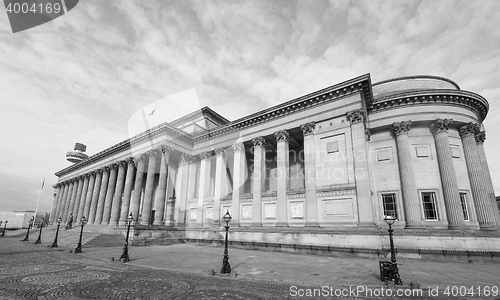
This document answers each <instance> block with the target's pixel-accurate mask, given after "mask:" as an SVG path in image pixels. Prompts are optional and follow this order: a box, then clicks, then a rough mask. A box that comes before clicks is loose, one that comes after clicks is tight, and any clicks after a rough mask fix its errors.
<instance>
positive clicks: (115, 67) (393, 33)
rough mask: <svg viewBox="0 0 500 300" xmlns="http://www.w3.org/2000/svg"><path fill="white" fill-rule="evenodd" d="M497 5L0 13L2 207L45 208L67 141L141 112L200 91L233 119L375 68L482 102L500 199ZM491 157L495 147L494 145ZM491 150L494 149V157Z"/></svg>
mask: <svg viewBox="0 0 500 300" xmlns="http://www.w3.org/2000/svg"><path fill="white" fill-rule="evenodd" d="M499 11H500V1H471V0H467V1H434V0H431V1H401V0H393V1H390V0H386V1H374V0H369V1H368V0H367V1H340V0H338V1H337V0H332V1H312V0H307V1H306V0H301V1H288V0H287V1H275V0H274V1H268V0H265V1H253V0H252V1H250V0H248V1H242V2H237V1H214V2H210V1H205V0H199V1H185V0H183V1H152V0H147V1H146V0H143V1H131V0H123V1H110V0H106V1H102V0H101V1H95V0H84V1H80V3H79V4H78V5H77V6H76V7H75V8H74V9H73V10H71V11H70V12H69V13H68V14H66V15H64V16H62V17H60V18H58V19H56V20H54V21H52V22H49V23H46V24H44V25H41V26H38V27H35V28H32V29H29V30H26V31H22V32H19V33H16V34H13V33H12V31H11V28H10V25H9V22H8V17H7V14H6V13H5V12H4V13H0V105H1V106H0V141H1V142H0V211H8V210H13V209H35V206H36V200H37V198H38V194H39V192H40V186H41V183H42V180H43V178H45V179H46V183H45V187H44V189H43V194H42V200H41V202H40V209H41V210H50V208H51V205H52V200H53V198H52V193H53V189H52V187H51V186H52V185H53V184H55V183H56V182H57V178H56V176H55V175H54V173H55V172H57V171H59V170H61V169H63V168H65V167H67V166H69V165H70V164H71V163H69V162H67V161H66V157H65V154H66V152H67V151H70V150H73V146H74V144H75V142H81V143H84V144H86V145H87V153H88V154H89V155H92V154H95V153H96V152H99V151H101V150H103V149H105V148H107V147H110V146H112V145H113V144H116V143H118V142H120V141H123V140H124V139H126V138H128V121H129V119H130V117H131V116H132V115H133V114H134V113H135V112H136V111H137V110H138V109H140V108H141V107H143V106H145V105H147V104H149V103H151V102H153V101H156V100H158V99H161V98H164V97H165V96H168V95H172V94H175V93H179V92H183V91H186V90H191V89H194V90H195V92H196V94H197V96H198V99H199V106H200V107H202V106H209V107H211V108H212V109H214V110H215V111H217V112H218V113H220V114H221V115H223V116H224V117H226V118H227V119H229V120H234V119H236V118H239V117H242V116H245V115H248V114H250V113H253V112H256V111H258V110H262V109H265V108H267V107H270V106H272V105H275V104H278V103H280V102H283V101H286V100H290V99H292V98H295V97H298V96H301V95H303V94H306V93H309V92H313V91H316V90H318V89H321V88H324V87H327V86H330V85H333V84H336V83H339V82H342V81H344V80H348V79H351V78H353V77H356V76H359V75H362V74H365V73H370V74H371V76H372V82H378V81H381V80H385V79H389V78H394V77H399V76H408V75H417V74H428V75H437V76H443V77H446V78H449V79H451V80H453V81H455V82H456V83H458V85H459V86H460V87H461V88H462V89H463V90H468V91H472V92H475V93H478V94H480V95H482V96H484V97H485V98H486V99H487V100H488V101H489V103H490V111H489V113H488V117H487V118H486V121H485V122H484V125H485V127H486V138H487V140H486V143H485V148H486V154H487V157H488V160H489V165H490V170H491V172H492V176H493V182H494V185H495V189H496V191H497V194H498V193H500V159H499V156H498V149H500V139H499V137H500V118H499V117H498V115H499V113H500V104H499V101H500V76H499V70H500V55H499V51H500V13H499ZM495 149H497V150H495ZM495 153H497V154H496V155H495Z"/></svg>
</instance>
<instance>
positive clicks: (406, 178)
mask: <svg viewBox="0 0 500 300" xmlns="http://www.w3.org/2000/svg"><path fill="white" fill-rule="evenodd" d="M410 128H411V121H403V122H398V123H393V124H392V131H393V133H394V136H395V137H396V146H397V148H398V164H399V176H400V178H401V190H402V194H403V206H404V212H405V218H406V228H419V227H422V217H421V213H420V204H419V203H420V201H419V200H418V191H417V186H416V184H415V173H414V171H413V162H412V157H411V152H410V141H409V138H408V132H409V131H410Z"/></svg>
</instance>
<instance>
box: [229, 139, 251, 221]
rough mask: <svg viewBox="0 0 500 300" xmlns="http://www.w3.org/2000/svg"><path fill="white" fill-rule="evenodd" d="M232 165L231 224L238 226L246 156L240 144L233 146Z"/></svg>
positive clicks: (243, 147) (243, 146) (242, 145)
mask: <svg viewBox="0 0 500 300" xmlns="http://www.w3.org/2000/svg"><path fill="white" fill-rule="evenodd" d="M233 150H234V165H233V203H232V208H233V209H232V214H233V215H232V217H233V220H231V223H232V224H233V226H238V225H239V223H240V195H241V193H242V192H243V185H244V184H245V170H246V164H247V160H246V155H245V145H244V144H243V143H242V142H236V143H234V145H233Z"/></svg>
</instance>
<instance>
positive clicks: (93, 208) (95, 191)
mask: <svg viewBox="0 0 500 300" xmlns="http://www.w3.org/2000/svg"><path fill="white" fill-rule="evenodd" d="M102 171H103V169H98V170H96V171H95V172H96V177H95V183H94V189H93V191H92V203H91V204H90V210H89V222H88V224H94V222H95V216H96V213H97V204H98V202H99V192H100V191H101V182H102Z"/></svg>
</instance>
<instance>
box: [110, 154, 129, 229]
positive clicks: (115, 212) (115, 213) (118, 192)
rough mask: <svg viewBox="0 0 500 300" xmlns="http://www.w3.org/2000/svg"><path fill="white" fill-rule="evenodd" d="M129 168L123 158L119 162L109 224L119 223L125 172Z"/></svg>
mask: <svg viewBox="0 0 500 300" xmlns="http://www.w3.org/2000/svg"><path fill="white" fill-rule="evenodd" d="M126 169H127V162H126V161H124V160H122V161H119V162H118V176H117V178H116V186H115V192H114V193H113V202H112V204H111V215H110V218H109V225H111V226H116V225H118V218H119V217H120V206H121V200H122V194H123V185H124V184H125V173H126V171H125V170H126Z"/></svg>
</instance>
